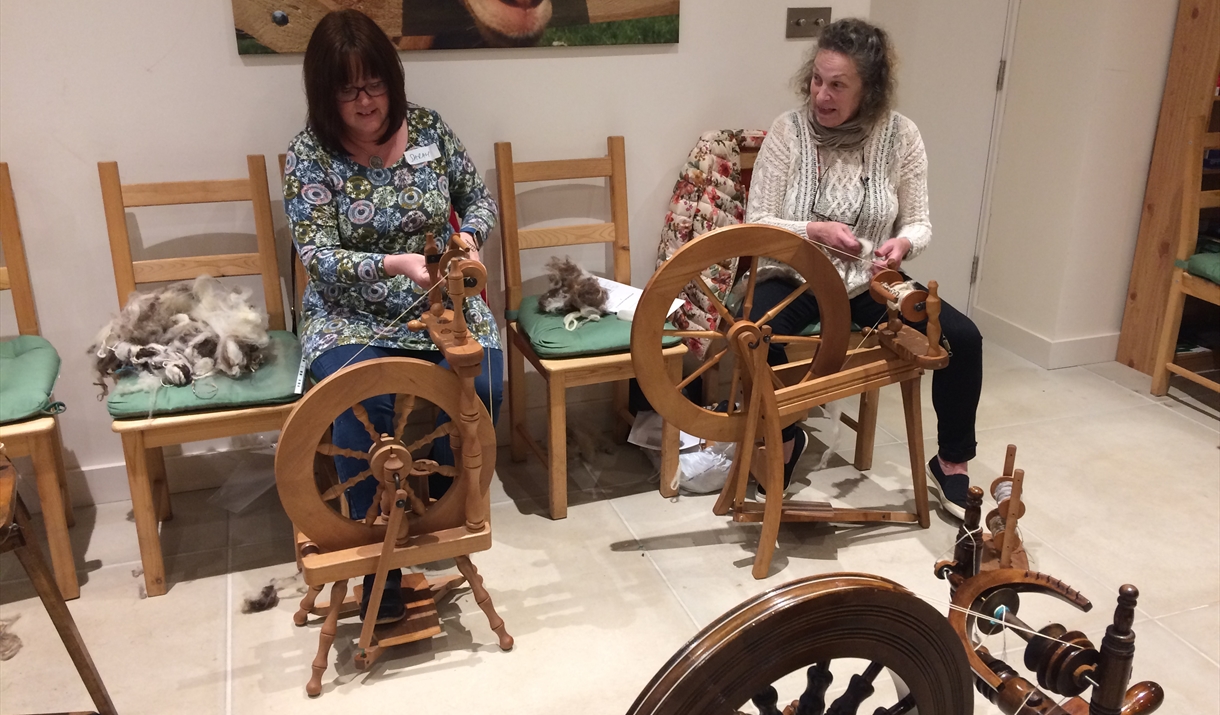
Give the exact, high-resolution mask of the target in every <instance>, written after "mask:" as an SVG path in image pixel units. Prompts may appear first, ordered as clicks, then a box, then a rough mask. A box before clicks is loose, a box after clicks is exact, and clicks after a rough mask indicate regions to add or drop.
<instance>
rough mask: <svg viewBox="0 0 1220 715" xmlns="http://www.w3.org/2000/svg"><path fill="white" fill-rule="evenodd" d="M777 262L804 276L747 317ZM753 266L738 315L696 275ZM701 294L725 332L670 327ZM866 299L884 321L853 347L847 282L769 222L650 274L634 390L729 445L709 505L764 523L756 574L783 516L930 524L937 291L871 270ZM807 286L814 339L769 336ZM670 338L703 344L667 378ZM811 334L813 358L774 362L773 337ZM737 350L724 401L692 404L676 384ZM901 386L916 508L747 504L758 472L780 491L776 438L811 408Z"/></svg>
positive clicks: (636, 343) (635, 343)
mask: <svg viewBox="0 0 1220 715" xmlns="http://www.w3.org/2000/svg"><path fill="white" fill-rule="evenodd" d="M764 258H766V259H773V260H776V261H779V262H781V263H783V264H785V265H787V266H788V267H790V268H791V269H792V270H793V271H795V272H796V274H798V275H799V276H800V277H801V278H802V279H803V280H804V283H802V284H800V285H795V284H794V286H793V288H792V291H791V293H789V294H788V296H787V297H785V298H784V299H783V300H782V301H780V302H779V303H778V304H777V305H776V306H775V307H773V308H771V309H770V310H768V311H767V313H766V314H764V315H763V316H761V317H760V318H759V319H758V320H757V321H753V320H750V319H749V318H750V315H751V311H752V309H753V307H754V290H755V287H756V285H755V284H756V283H757V279H758V273H759V267H760V265H764V264H763V263H762V262H761V260H760V259H764ZM734 263H736V264H737V265H739V266H748V267H749V277H748V279H747V280H746V284H745V291H744V295H743V296H742V300H741V311H740V314H739V315H738V314H737V313H736V312H735V311H734V310H732V309H730V307H729V306H728V305H726V302H727V301H724V300H721V299H720V298H719V297H717V296H716V295H715V294H714V292H713V291H712V290H711V289H710V288H709V287H708V285H707V283H706V281H705V280H704V279H703V277H702V273H703V272H704V271H705V270H706V269H707V267H708V266H715V265H717V264H719V265H720V266H730V265H733V264H734ZM691 285H693V286H694V288H695V289H697V290H699V291H701V292H702V293H703V294H704V295H706V296H707V298H708V301H709V302H710V304H711V305H712V307H713V308H714V309H715V310H716V312H718V313H719V314H720V317H721V319H722V320H721V325H722V326H723V327H724V330H723V332H720V331H712V330H671V329H668V328H666V327H665V318H666V316H667V315H668V313H669V306H670V304H671V302H672V301H673V299H674V298H675V297H677V296H678V294H679V293H680V292H681V291H683V290H690V289H688V288H687V286H691ZM870 291H871V292H872V294H873V296H874V297H875V298H876V299H877V300H878V301H880V302H883V303H885V304H886V305H887V312H888V317H889V320H888V322H887V323H885V324H884V325H883V326H881V327H880V328H879V329H877V330H874V331H872V333H870V335H875V337H876V343H877V344H875V345H872V346H871V347H864V346H861V347H860V348H857V349H856V350H853V351H851V353H848V350H847V345H848V339H849V336H850V332H851V308H850V304H849V302H848V298H847V290H846V288H845V287H844V285H843V279H842V277H841V276H840V275H839V273H838V271H837V270H836V269H835V267H834V265H833V264H832V263H831V262H830V259H828V258H827V257H826V256H825V255H824V254H823V253H822V252H821V251H820V250H819V249H818V248H817V247H816V246H814V245H813V244H812V243H810V242H809V241H806V240H805V239H803V238H801V237H800V236H797V235H796V234H794V233H791V232H789V231H786V230H783V229H780V228H776V227H774V226H765V225H755V224H743V225H737V226H728V227H725V228H721V229H717V230H715V231H711V232H709V233H707V234H704V235H703V236H701V237H699V238H697V239H695V240H693V241H691V242H690V243H688V244H687V245H685V246H683V247H682V248H681V249H679V250H678V251H677V252H676V253H675V254H674V255H673V256H672V257H671V258H670V259H669V260H668V261H666V262H665V263H664V264H663V265H662V266H661V267H660V269H658V270H657V272H656V273H655V274H654V275H653V276H652V279H651V280H649V282H648V286H647V287H646V288H645V289H644V295H643V296H642V297H641V298H640V301H639V305H638V306H637V308H636V313H635V318H634V320H633V321H632V328H631V353H632V362H633V364H634V367H635V373H636V377H637V379H638V381H639V384H640V388H641V389H642V390H643V392H644V394H645V396H647V398H648V400H649V402H650V403H651V404H652V406H653V407H654V409H656V411H657V412H659V413H660V414H661V416H662V417H664V418H665V420H666V421H667V422H669V423H671V424H674V425H676V426H677V427H678V428H679V429H681V430H682V431H684V432H687V433H689V434H692V435H695V436H698V437H702V438H704V439H707V440H714V441H718V442H734V443H736V444H737V448H736V450H735V455H734V462H733V469H732V471H731V472H730V475H729V478H728V481H727V482H726V484H725V486H724V489H723V490H722V492H721V494H720V498H719V500H717V502H716V506H715V508H714V510H713V511H714V512H715V513H716V514H728V513H730V512H731V513H732V515H733V519H734V520H735V521H745V522H758V521H761V522H762V524H763V528H762V534H761V536H760V540H759V546H758V552H757V555H756V557H755V561H754V569H753V574H754V577H755V578H765V577H766V576H767V575H768V573H769V570H770V562H771V556H772V553H773V551H774V549H775V542H776V538H777V536H778V529H779V523H780V522H781V521H833V522H863V523H867V522H879V521H880V522H915V523H918V524H919V525H920V526H922V527H925V528H926V527H927V526H928V523H929V518H928V495H927V485H926V475H925V472H924V469H925V467H924V454H923V424H922V417H921V414H920V406H919V402H920V393H919V380H920V377H921V375H922V374H923V371H924V370H925V369H937V368H940V367H944V366H945V365H946V364H947V363H948V354H947V352H946V351H945V350H944V349H943V348H942V347H941V346H940V321H939V314H940V299H939V298H938V297H937V287H936V282H935V281H932V282H930V283H929V287H928V291H927V292H924V291H922V290H918V289H915V288H914V287H913V286H910V285H908V284H905V283H904V282H903V280H902V276H901V275H900V274H898V273H896V272H894V271H887V272H882V273H881V274H878V275H877V276H876V277H874V279H873V283H872V285H871V286H870ZM804 293H811V294H812V295H813V296H814V298H815V299H816V301H817V304H818V311H819V314H820V318H821V324H822V330H821V335H820V337H807V336H796V335H774V334H773V333H772V326H771V325H770V322H771V320H772V319H773V318H774V317H775V316H776V315H778V314H779V313H780V311H782V310H783V309H784V308H785V307H787V306H788V305H790V304H791V303H792V302H793V301H794V300H796V299H797V298H799V297H801V295H802V294H804ZM904 315H905V316H906V317H907V319H908V320H923V319H926V320H927V322H928V327H927V335H926V336H925V335H924V334H922V333H920V332H919V331H917V330H915V329H914V328H911V327H909V326H907V325H904V324H903V322H902V318H903V316H904ZM665 336H678V337H683V338H699V339H705V340H710V341H711V345H710V346H709V348H708V352H707V355H708V357H707V358H706V359H705V361H704V362H703V364H702V365H700V366H699V367H697V368H696V369H694V370H693V371H692V372H691V373H690V374H688V375H687V376H686V377H684V378H683V379H682V380H681V381H679V382H677V383H674V381H673V380H671V379H670V378H669V376H668V374H667V372H666V370H665V363H664V360H663V357H662V354H661V340H662V338H663V337H665ZM800 342H807V343H811V344H813V346H814V347H815V349H816V352H815V353H814V355H813V357H812V358H810V359H806V360H797V361H793V362H789V363H787V364H785V365H782V366H777V367H772V366H770V365H768V364H767V359H766V358H767V351H768V347H769V345H770V344H772V343H776V344H784V345H786V344H792V343H800ZM729 354H732V355H733V357H734V358H735V360H734V364H733V372H732V379H731V383H730V385H731V386H730V389H729V399H728V409H727V411H726V412H716V411H714V410H712V409H709V408H707V407H705V406H701V405H698V404H695V403H693V402H691V401H690V400H688V399H687V398H686V397H685V395H684V393H683V388H685V387H687V385H689V384H690V383H691V382H692V381H694V380H695V379H696V378H697V377H699V376H701V375H703V374H705V373H707V372H708V371H709V370H711V369H712V367H714V366H716V365H717V364H718V363H719V362H720V361H721V360H722V359H723V358H724V357H725V356H726V355H729ZM894 383H899V384H900V385H901V386H902V397H903V409H904V411H905V413H906V426H907V434H906V437H907V443H908V445H909V449H910V455H911V473H912V489H913V492H914V494H913V497H914V502H915V511H914V512H908V511H895V510H883V509H857V508H845V507H834V506H832V505H830V504H829V503H825V502H795V501H793V502H789V501H781V500H780V499H768V500H767V501H766V503H765V505H762V504H758V503H755V502H747V501H746V498H745V497H746V487H747V482H748V479H749V478H750V477H751V476H753V477H754V478H755V479H757V480H758V482H759V483H760V485H762V486H764V487H765V488H766V492H767V494H773V495H779V494H781V493H782V491H783V469H784V464H783V447H782V443H783V440H782V438H781V430H782V429H783V428H784V427H787V426H788V425H791V424H793V423H794V422H797V421H799V420H802V419H804V418H805V416H806V415H807V414H808V412H809V410H811V409H812V408H814V407H817V406H820V405H823V404H826V403H827V402H831V401H833V400H838V399H841V398H844V397H849V396H851V395H857V394H864V393H872V392H875V391H876V390H878V389H879V388H881V387H883V386H885V385H890V384H894Z"/></svg>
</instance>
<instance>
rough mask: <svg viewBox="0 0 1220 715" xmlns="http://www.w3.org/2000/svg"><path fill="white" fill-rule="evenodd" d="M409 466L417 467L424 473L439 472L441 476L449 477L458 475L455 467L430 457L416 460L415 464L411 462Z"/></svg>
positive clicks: (452, 477)
mask: <svg viewBox="0 0 1220 715" xmlns="http://www.w3.org/2000/svg"><path fill="white" fill-rule="evenodd" d="M411 468H412V469H418V470H420V471H421V472H423V473H424V474H439V475H441V476H442V477H449V478H450V479H455V478H457V475H458V470H457V467H452V466H449V465H447V464H437V463H436V462H433V461H432V460H431V459H419V460H416V461H415V464H413V465H412V466H411Z"/></svg>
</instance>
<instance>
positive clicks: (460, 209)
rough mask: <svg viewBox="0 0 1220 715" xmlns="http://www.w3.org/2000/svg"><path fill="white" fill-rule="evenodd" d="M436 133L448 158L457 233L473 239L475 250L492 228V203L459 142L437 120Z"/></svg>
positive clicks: (489, 193) (494, 213)
mask: <svg viewBox="0 0 1220 715" xmlns="http://www.w3.org/2000/svg"><path fill="white" fill-rule="evenodd" d="M437 131H438V133H439V134H440V139H441V143H442V144H443V145H444V148H445V154H446V156H447V157H448V162H447V164H448V169H447V173H448V176H447V177H446V178H447V180H448V182H449V196H450V201H451V202H452V204H453V209H454V211H456V212H457V215H458V216H460V217H461V222H462V227H461V229H460V230H461V231H462V232H464V233H469V234H471V235H472V236H474V239H475V243H476V244H477V247H478V248H482V247H483V244H484V243H485V242H486V241H487V234H488V233H490V232H491V229H492V228H494V227H495V225H496V202H495V199H493V198H492V197H491V192H490V191H488V190H487V185H486V184H484V183H483V179H482V178H480V177H479V172H478V170H477V169H476V168H475V166H474V162H473V161H471V159H470V155H469V154H468V153H466V147H465V146H463V145H462V140H460V139H458V137H457V135H456V134H454V133H453V130H452V129H450V128H449V125H448V124H446V123H445V122H444V121H443V120H441V119H440V117H439V116H438V117H437Z"/></svg>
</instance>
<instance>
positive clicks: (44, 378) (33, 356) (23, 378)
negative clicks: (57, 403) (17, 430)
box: [0, 335, 62, 424]
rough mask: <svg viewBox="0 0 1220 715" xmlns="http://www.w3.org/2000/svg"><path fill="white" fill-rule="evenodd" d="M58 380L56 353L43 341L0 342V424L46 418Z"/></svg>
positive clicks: (28, 337)
mask: <svg viewBox="0 0 1220 715" xmlns="http://www.w3.org/2000/svg"><path fill="white" fill-rule="evenodd" d="M57 377H59V353H57V352H55V348H54V347H52V346H51V343H48V342H47V341H46V340H45V339H44V338H41V337H39V336H37V335H20V336H18V337H16V338H13V339H12V340H5V341H4V342H0V424H8V423H9V422H17V421H20V420H24V419H28V418H30V417H36V416H40V415H49V414H53V413H54V412H57V411H62V410H55V409H54V408H52V406H51V390H52V389H53V388H54V387H55V378H57Z"/></svg>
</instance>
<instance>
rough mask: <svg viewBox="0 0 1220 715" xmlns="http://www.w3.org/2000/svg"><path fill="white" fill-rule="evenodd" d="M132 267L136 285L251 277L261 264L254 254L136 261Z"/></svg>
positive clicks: (226, 254) (227, 254)
mask: <svg viewBox="0 0 1220 715" xmlns="http://www.w3.org/2000/svg"><path fill="white" fill-rule="evenodd" d="M132 267H133V268H134V269H135V277H136V283H156V282H159V281H182V280H190V279H192V278H194V277H195V276H198V275H200V274H203V273H207V274H208V275H210V276H213V277H215V278H222V277H224V276H253V275H259V274H261V273H262V267H261V261H260V257H259V255H258V254H257V253H223V254H217V255H214V256H191V257H188V258H160V259H157V260H153V261H136V262H134V263H133V264H132Z"/></svg>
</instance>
